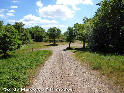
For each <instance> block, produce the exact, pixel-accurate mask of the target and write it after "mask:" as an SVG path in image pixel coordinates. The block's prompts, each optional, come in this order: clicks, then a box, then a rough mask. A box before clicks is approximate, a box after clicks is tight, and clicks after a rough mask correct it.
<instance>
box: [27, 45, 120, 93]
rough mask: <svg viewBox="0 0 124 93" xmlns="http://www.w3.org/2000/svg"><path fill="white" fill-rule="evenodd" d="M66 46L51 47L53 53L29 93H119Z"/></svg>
mask: <svg viewBox="0 0 124 93" xmlns="http://www.w3.org/2000/svg"><path fill="white" fill-rule="evenodd" d="M66 47H67V45H60V46H56V47H51V48H49V49H50V50H52V51H53V55H52V56H51V57H50V58H49V59H48V61H46V63H45V64H44V66H43V67H42V68H41V70H40V73H39V75H38V76H37V77H36V79H35V81H34V82H33V85H32V86H31V89H32V92H31V90H30V92H27V93H119V92H117V91H115V89H114V88H112V87H110V86H109V85H107V83H105V82H104V81H103V80H102V81H101V80H100V79H99V78H98V77H97V76H96V74H95V72H94V71H90V70H89V69H87V67H86V66H84V65H81V64H80V62H78V61H76V60H75V59H74V58H73V57H72V53H71V52H69V51H65V50H64V49H66ZM33 89H34V90H33Z"/></svg>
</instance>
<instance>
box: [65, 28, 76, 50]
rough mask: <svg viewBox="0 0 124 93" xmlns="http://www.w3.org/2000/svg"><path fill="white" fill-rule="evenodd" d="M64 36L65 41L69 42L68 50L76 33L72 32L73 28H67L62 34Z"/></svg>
mask: <svg viewBox="0 0 124 93" xmlns="http://www.w3.org/2000/svg"><path fill="white" fill-rule="evenodd" d="M64 35H65V36H66V41H67V42H69V47H68V48H69V49H70V48H71V47H70V46H71V43H72V42H73V41H74V39H75V37H76V33H75V31H74V28H73V27H68V29H67V31H66V32H65V33H64Z"/></svg>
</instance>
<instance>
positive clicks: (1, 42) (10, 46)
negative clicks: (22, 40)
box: [0, 25, 19, 57]
mask: <svg viewBox="0 0 124 93" xmlns="http://www.w3.org/2000/svg"><path fill="white" fill-rule="evenodd" d="M18 43H19V40H18V31H17V30H16V29H15V28H14V27H13V26H11V25H7V26H2V27H1V28H0V51H2V53H3V54H4V57H6V56H7V52H8V51H11V50H14V49H17V46H18Z"/></svg>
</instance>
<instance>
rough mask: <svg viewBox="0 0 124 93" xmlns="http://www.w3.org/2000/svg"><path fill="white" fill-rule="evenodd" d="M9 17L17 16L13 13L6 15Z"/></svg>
mask: <svg viewBox="0 0 124 93" xmlns="http://www.w3.org/2000/svg"><path fill="white" fill-rule="evenodd" d="M6 15H7V16H15V15H14V14H13V13H6Z"/></svg>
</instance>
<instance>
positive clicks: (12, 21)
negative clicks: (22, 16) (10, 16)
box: [7, 20, 16, 24]
mask: <svg viewBox="0 0 124 93" xmlns="http://www.w3.org/2000/svg"><path fill="white" fill-rule="evenodd" d="M7 22H8V23H11V24H14V23H15V22H16V20H7Z"/></svg>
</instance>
